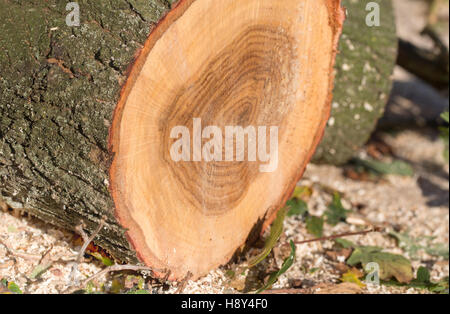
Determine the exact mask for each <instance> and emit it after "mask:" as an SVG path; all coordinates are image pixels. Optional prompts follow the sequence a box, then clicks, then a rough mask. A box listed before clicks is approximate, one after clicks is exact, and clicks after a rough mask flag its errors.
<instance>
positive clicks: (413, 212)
mask: <svg viewBox="0 0 450 314" xmlns="http://www.w3.org/2000/svg"><path fill="white" fill-rule="evenodd" d="M394 2H395V4H396V7H397V10H398V12H399V14H398V15H399V34H400V35H402V36H403V37H404V38H406V39H409V40H411V41H416V42H417V41H421V40H423V39H421V38H420V36H419V35H418V33H419V31H420V29H421V27H423V26H422V25H424V23H425V20H424V10H425V7H424V6H423V3H422V2H419V1H414V0H398V1H394ZM405 8H408V10H405ZM404 12H408V16H406V15H405V14H404ZM411 12H412V13H414V14H413V15H414V16H415V18H411V14H412V13H411ZM413 20H414V22H412V21H413ZM444 37H445V36H444ZM446 38H447V40H446V41H447V44H448V34H447V35H446ZM421 44H422V45H427V44H428V43H427V42H426V41H424V42H422V43H421ZM394 79H395V84H396V87H397V88H395V89H394V94H393V95H392V96H391V100H390V102H391V103H390V106H391V107H390V108H391V110H388V113H389V112H395V108H396V106H397V107H398V106H402V105H404V104H405V102H406V103H407V106H406V108H410V109H407V110H410V111H414V110H417V108H419V107H420V108H424V106H425V107H426V105H427V104H430V103H433V104H436V106H437V108H438V109H433V110H435V111H436V112H439V110H441V109H442V107H447V108H448V93H447V96H443V95H442V94H439V93H438V92H436V91H434V90H432V89H430V88H429V87H428V86H427V85H426V84H424V83H422V82H420V81H418V80H417V79H415V78H414V77H412V76H411V75H409V74H408V73H406V72H405V71H403V70H401V69H397V70H396V73H395V77H394ZM405 82H406V83H408V84H406V85H405V84H401V83H405ZM405 86H406V87H405ZM414 95H416V96H414ZM424 95H426V97H425V96H424ZM392 108H393V109H392ZM402 108H404V107H402ZM433 108H436V107H435V106H433ZM431 115H433V114H431ZM434 115H435V114H434ZM387 118H389V117H387ZM375 138H376V142H373V143H372V144H373V145H375V146H376V145H379V144H374V143H382V145H383V147H388V148H389V149H391V150H392V152H390V153H389V154H382V155H383V156H382V157H381V158H382V160H383V161H389V160H391V159H392V158H395V159H396V160H403V161H405V162H407V163H408V164H410V165H411V166H412V168H413V169H414V175H413V176H400V175H386V176H383V177H377V178H372V177H370V176H369V177H367V176H358V175H355V174H353V175H351V173H352V172H350V175H349V172H348V170H349V169H350V170H351V169H353V168H351V167H350V168H349V167H334V166H327V165H309V166H308V169H307V171H306V173H305V175H304V177H303V179H302V180H301V181H300V182H299V185H301V186H307V187H309V188H310V189H311V190H312V195H311V197H310V198H309V200H308V207H309V211H310V213H311V214H313V215H318V216H319V215H322V214H323V213H324V212H325V211H326V210H327V205H328V204H329V203H330V201H331V199H332V194H333V193H332V192H333V191H337V192H339V193H340V194H341V195H342V198H343V205H344V207H346V208H347V209H351V213H350V214H349V215H348V217H347V219H346V221H343V222H340V223H339V224H337V225H336V226H334V227H332V226H330V225H327V224H326V225H325V229H324V235H325V236H329V235H334V234H340V233H344V232H358V231H362V230H368V229H371V228H373V227H378V228H380V229H381V230H382V232H375V233H370V234H366V235H358V236H353V237H349V238H348V240H351V241H353V242H355V243H357V244H359V245H368V246H379V247H381V248H383V249H384V251H386V252H390V253H395V254H401V255H403V256H405V257H406V258H408V259H410V260H411V261H412V265H413V268H414V272H415V271H417V269H418V268H419V267H421V266H423V267H426V268H428V269H429V270H430V273H431V281H434V282H437V281H440V280H443V279H444V278H445V277H448V276H449V262H448V257H447V259H446V258H445V257H443V256H439V255H430V254H429V253H427V252H425V250H423V249H420V250H418V252H417V253H416V254H411V252H410V251H409V250H407V249H405V248H402V247H400V246H399V244H398V243H397V241H396V240H395V239H394V238H393V237H392V236H390V235H389V232H391V231H397V232H408V233H409V235H410V237H411V238H415V239H427V240H423V241H428V242H426V245H429V246H430V245H444V246H446V247H447V248H448V244H449V166H448V163H447V162H446V161H445V160H444V158H443V151H444V143H443V142H442V140H441V139H440V137H439V132H438V131H437V130H436V128H430V127H429V128H413V129H402V130H395V131H393V130H380V131H378V132H377V135H376V137H375ZM371 147H373V146H371V145H368V147H366V148H365V149H363V150H361V152H360V156H359V157H361V158H364V157H366V156H367V154H370V153H371ZM0 205H1V204H0ZM284 226H285V230H284V233H283V235H282V236H281V240H280V241H279V243H278V245H277V247H276V248H275V249H274V252H273V254H271V255H270V256H269V257H268V258H267V259H266V261H264V262H263V263H262V264H261V265H260V266H259V267H257V269H256V270H254V271H252V272H249V271H247V272H246V276H244V278H246V280H244V281H243V280H236V279H231V278H230V270H233V271H234V272H237V271H238V270H242V269H243V268H242V265H245V262H246V261H248V259H249V258H250V257H251V256H253V255H255V254H256V253H257V252H259V249H258V248H252V249H250V250H249V251H248V252H247V254H246V256H244V257H241V258H240V260H239V261H236V262H235V263H232V264H229V265H226V266H223V267H221V268H219V269H218V270H215V271H213V272H211V273H210V274H209V275H207V276H206V277H204V278H203V279H201V280H199V281H196V282H192V281H187V282H186V283H185V286H184V287H183V290H182V291H183V292H184V293H240V292H241V291H243V289H244V286H247V287H249V286H258V285H261V282H260V281H261V279H264V276H265V275H266V273H267V272H269V271H270V270H271V269H276V267H277V266H278V267H280V265H281V263H282V262H283V259H284V258H285V257H286V255H287V254H288V253H289V247H288V246H287V244H288V242H289V240H295V241H302V240H306V239H311V238H313V236H312V235H310V234H309V233H308V231H307V230H306V224H305V221H304V219H302V218H301V217H298V216H293V217H289V218H287V219H286V220H285V224H284ZM333 245H334V241H330V240H329V241H323V242H313V243H309V244H300V245H297V247H296V249H297V251H296V259H295V262H294V264H293V266H292V267H291V268H290V269H289V271H288V272H287V273H285V274H284V275H282V276H281V277H280V278H279V280H278V282H277V283H276V284H275V285H274V286H273V287H272V288H271V289H273V290H277V289H296V290H291V291H297V292H302V293H321V292H342V290H336V289H339V287H340V288H343V287H342V286H338V285H339V283H340V278H341V276H342V274H343V272H345V271H346V270H347V269H346V268H344V269H343V267H342V265H343V259H342V257H339V256H338V257H337V258H333V257H332V256H330V254H329V251H330V250H331V249H332V247H333ZM80 246H81V242H80V241H79V237H77V236H76V235H74V234H73V233H71V232H67V231H64V230H59V229H57V228H54V227H53V226H50V225H47V224H45V223H43V222H41V221H39V220H37V219H34V218H31V217H26V215H25V216H24V215H22V213H19V212H11V211H10V210H6V208H4V211H1V210H0V280H2V279H4V280H5V281H7V282H14V283H15V284H17V286H18V287H19V288H20V289H21V291H22V292H24V293H62V292H64V291H66V289H68V288H70V283H71V280H70V277H71V273H72V269H73V265H74V261H75V259H76V256H77V254H78V252H79V250H80ZM327 252H328V253H327ZM105 267H106V266H105V265H104V263H102V262H101V261H99V260H97V259H95V258H93V257H89V256H87V255H86V256H85V258H84V259H83V261H82V262H81V263H80V264H79V272H78V273H76V274H75V275H76V276H75V279H76V280H83V279H86V278H88V277H90V276H92V275H94V274H95V273H97V272H99V271H101V270H102V269H104V268H105ZM136 286H139V288H143V289H146V290H148V291H149V292H152V293H175V292H177V291H179V288H180V285H171V284H170V283H160V282H156V281H154V280H152V279H151V278H146V277H145V275H144V276H142V277H140V275H139V276H137V275H136V276H135V274H133V273H128V272H121V273H115V274H112V275H103V276H100V277H99V278H97V279H95V280H94V281H93V282H92V284H90V285H89V286H88V288H87V291H88V292H96V291H98V292H105V291H106V292H114V291H118V290H120V291H123V290H124V289H125V290H126V289H129V288H131V287H136ZM353 288H354V287H353ZM2 289H3V290H4V289H5V288H2V286H1V285H0V293H1V292H2ZM350 290H351V289H350ZM244 291H245V290H244ZM346 292H349V293H352V292H358V293H430V292H429V291H428V290H423V289H417V288H410V287H393V286H388V285H367V286H365V287H363V288H359V289H356V290H354V291H346Z"/></svg>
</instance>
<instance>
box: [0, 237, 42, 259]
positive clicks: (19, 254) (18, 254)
mask: <svg viewBox="0 0 450 314" xmlns="http://www.w3.org/2000/svg"><path fill="white" fill-rule="evenodd" d="M0 244H1V245H3V246H4V247H5V248H6V251H8V253H9V254H10V255H12V256H15V257H20V258H23V259H28V260H40V259H41V258H42V257H41V255H35V254H28V253H23V252H17V251H15V250H13V249H12V248H11V247H10V246H9V245H8V244H7V243H6V242H5V241H4V240H3V239H1V238H0Z"/></svg>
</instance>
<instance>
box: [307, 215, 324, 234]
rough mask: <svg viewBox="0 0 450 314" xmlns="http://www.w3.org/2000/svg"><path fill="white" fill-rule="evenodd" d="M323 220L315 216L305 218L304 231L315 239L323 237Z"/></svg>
mask: <svg viewBox="0 0 450 314" xmlns="http://www.w3.org/2000/svg"><path fill="white" fill-rule="evenodd" d="M323 224H324V221H323V218H321V217H317V216H308V217H306V230H308V232H309V233H310V234H312V235H313V236H315V237H316V238H320V237H322V236H323Z"/></svg>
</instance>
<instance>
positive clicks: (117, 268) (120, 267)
mask: <svg viewBox="0 0 450 314" xmlns="http://www.w3.org/2000/svg"><path fill="white" fill-rule="evenodd" d="M124 270H131V271H143V270H147V271H151V272H153V271H155V270H156V269H154V268H150V267H147V266H138V265H112V266H108V267H106V268H105V269H102V270H101V271H99V272H98V273H96V274H94V275H92V276H91V277H89V278H87V279H85V280H83V281H82V282H81V283H80V284H79V285H77V286H75V287H71V288H68V289H67V290H65V291H64V292H63V293H65V294H70V293H73V292H75V291H77V290H80V289H82V288H84V287H85V286H86V285H87V284H88V283H89V282H90V281H92V280H94V279H96V278H98V277H101V276H103V275H106V274H108V273H110V272H116V271H124ZM156 271H159V270H156Z"/></svg>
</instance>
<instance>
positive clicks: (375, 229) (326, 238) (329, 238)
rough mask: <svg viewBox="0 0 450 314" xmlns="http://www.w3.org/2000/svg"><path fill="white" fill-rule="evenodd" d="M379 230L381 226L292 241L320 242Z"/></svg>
mask: <svg viewBox="0 0 450 314" xmlns="http://www.w3.org/2000/svg"><path fill="white" fill-rule="evenodd" d="M381 231H382V229H381V228H378V227H375V228H374V229H370V230H366V231H361V232H346V233H341V234H336V235H332V236H329V237H322V238H317V239H310V240H305V241H294V243H295V244H305V243H311V242H321V241H327V240H334V239H339V238H343V237H351V236H356V235H364V234H369V233H373V232H381Z"/></svg>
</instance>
